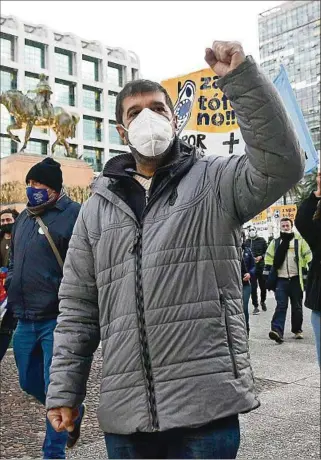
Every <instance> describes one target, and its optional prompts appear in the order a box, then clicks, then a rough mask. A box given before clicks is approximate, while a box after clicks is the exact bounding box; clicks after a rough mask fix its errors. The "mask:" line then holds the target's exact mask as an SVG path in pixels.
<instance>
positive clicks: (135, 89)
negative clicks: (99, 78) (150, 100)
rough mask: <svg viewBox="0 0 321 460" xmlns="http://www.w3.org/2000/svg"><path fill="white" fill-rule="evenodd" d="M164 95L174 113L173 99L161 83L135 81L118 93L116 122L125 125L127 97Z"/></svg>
mask: <svg viewBox="0 0 321 460" xmlns="http://www.w3.org/2000/svg"><path fill="white" fill-rule="evenodd" d="M157 92H160V93H163V94H164V95H165V100H166V104H167V105H168V107H169V108H170V110H171V112H172V113H174V106H173V102H172V100H171V98H170V97H169V95H168V93H167V91H166V89H165V88H163V86H162V85H160V84H159V83H156V82H155V81H151V80H134V81H131V82H129V83H127V85H125V86H124V88H123V89H122V90H121V92H120V93H118V95H117V98H116V121H117V123H118V124H120V125H121V124H122V123H123V101H124V99H125V98H126V97H130V96H136V95H137V94H145V93H157Z"/></svg>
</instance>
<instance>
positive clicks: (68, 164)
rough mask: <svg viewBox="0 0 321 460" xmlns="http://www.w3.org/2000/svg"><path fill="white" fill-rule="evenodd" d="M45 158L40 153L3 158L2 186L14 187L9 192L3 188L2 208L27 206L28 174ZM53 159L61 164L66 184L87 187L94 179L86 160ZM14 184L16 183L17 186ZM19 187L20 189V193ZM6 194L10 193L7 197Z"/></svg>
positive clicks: (0, 166)
mask: <svg viewBox="0 0 321 460" xmlns="http://www.w3.org/2000/svg"><path fill="white" fill-rule="evenodd" d="M44 158H45V157H44V156H40V155H27V154H13V155H10V156H8V157H5V158H1V160H0V170H1V187H3V186H4V184H7V185H8V184H12V187H11V186H10V185H9V189H11V188H13V189H14V190H12V191H10V192H9V193H7V192H6V191H5V190H3V192H2V200H1V201H2V202H1V203H0V205H1V209H3V208H7V207H13V208H15V209H17V210H18V211H21V210H22V209H23V208H24V207H25V205H26V203H25V202H24V200H25V191H24V189H25V186H26V182H25V181H26V175H27V173H28V171H29V170H30V168H32V166H33V165H35V164H36V163H39V162H40V161H42V160H43V159H44ZM53 159H54V160H56V161H58V162H59V163H60V164H61V169H62V176H63V184H64V186H66V187H77V188H86V187H88V186H89V185H90V184H91V182H92V181H93V179H94V171H93V169H92V168H91V166H89V165H88V163H86V162H85V161H83V160H78V159H75V158H56V157H53ZM14 184H16V186H15V187H14ZM4 189H5V187H4ZM17 189H19V192H18V193H17ZM23 192H24V193H23ZM6 194H7V195H8V196H7V198H6ZM9 195H10V196H12V199H10V196H9ZM18 197H19V198H18ZM8 198H9V199H8Z"/></svg>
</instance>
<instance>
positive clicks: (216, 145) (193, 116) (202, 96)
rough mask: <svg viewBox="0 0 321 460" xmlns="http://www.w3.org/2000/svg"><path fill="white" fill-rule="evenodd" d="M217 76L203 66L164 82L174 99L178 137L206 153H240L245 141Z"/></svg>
mask: <svg viewBox="0 0 321 460" xmlns="http://www.w3.org/2000/svg"><path fill="white" fill-rule="evenodd" d="M218 78H219V77H218V76H217V75H215V74H214V73H213V71H212V70H211V69H203V70H199V71H198V72H193V73H190V74H188V75H184V76H181V77H178V78H172V79H169V80H165V81H163V82H162V83H161V84H162V86H163V87H164V88H165V89H166V90H167V92H168V94H169V96H170V97H171V99H172V101H173V103H174V109H175V115H176V116H177V125H178V126H177V134H178V135H179V137H181V138H182V139H183V140H184V141H186V142H188V143H189V144H191V145H195V146H197V147H200V148H202V149H203V150H204V152H205V154H206V155H223V156H228V155H231V154H238V155H241V154H243V153H244V147H245V143H244V141H243V138H242V136H241V131H240V128H239V126H238V124H237V119H236V116H235V112H234V110H233V109H232V107H231V104H230V101H229V100H228V99H227V97H226V96H225V95H224V94H223V93H222V91H221V90H220V89H219V88H218V86H217V85H216V81H217V80H218Z"/></svg>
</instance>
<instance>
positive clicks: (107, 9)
mask: <svg viewBox="0 0 321 460" xmlns="http://www.w3.org/2000/svg"><path fill="white" fill-rule="evenodd" d="M281 3H283V2H281V1H6V0H4V1H1V13H2V14H4V15H13V16H17V17H19V18H21V19H22V20H26V21H30V22H33V23H35V24H45V25H47V26H49V27H51V28H53V29H54V30H56V31H60V32H71V33H73V34H76V35H79V36H80V37H82V38H85V39H90V40H99V41H101V42H103V43H104V44H106V45H110V46H119V47H123V48H127V49H130V50H133V51H135V52H136V53H137V54H138V55H139V57H140V61H141V72H142V76H143V77H145V78H148V79H151V80H156V81H161V80H162V79H166V78H171V77H175V76H178V75H182V74H185V73H189V72H192V71H194V70H198V69H201V68H203V67H204V66H206V64H205V62H204V50H205V48H206V47H207V46H211V44H212V42H213V40H237V41H240V42H241V43H242V44H243V47H244V50H245V52H246V54H252V55H253V56H254V57H255V58H256V59H258V58H259V50H258V25H257V24H258V14H259V13H261V12H263V11H266V10H268V9H270V8H273V7H275V6H277V5H279V4H281Z"/></svg>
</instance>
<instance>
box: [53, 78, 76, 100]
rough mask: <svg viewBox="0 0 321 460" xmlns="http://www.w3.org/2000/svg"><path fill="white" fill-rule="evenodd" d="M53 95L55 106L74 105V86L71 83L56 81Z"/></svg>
mask: <svg viewBox="0 0 321 460" xmlns="http://www.w3.org/2000/svg"><path fill="white" fill-rule="evenodd" d="M54 94H55V98H56V103H57V104H65V105H71V106H74V105H75V85H74V84H73V83H69V82H67V81H63V80H58V79H56V82H55V91H54Z"/></svg>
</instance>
